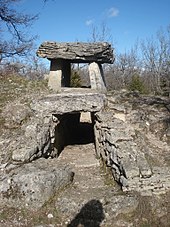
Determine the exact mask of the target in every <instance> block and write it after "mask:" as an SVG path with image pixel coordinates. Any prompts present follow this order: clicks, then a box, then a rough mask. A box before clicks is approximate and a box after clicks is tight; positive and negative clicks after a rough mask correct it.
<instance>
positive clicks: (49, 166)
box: [0, 159, 73, 210]
mask: <svg viewBox="0 0 170 227" xmlns="http://www.w3.org/2000/svg"><path fill="white" fill-rule="evenodd" d="M13 168H14V166H13ZM8 169H9V168H8ZM72 179H73V173H72V172H71V170H70V169H69V168H68V167H64V166H61V165H59V163H56V162H55V164H54V162H53V160H51V159H50V160H46V159H39V160H38V161H34V162H32V163H28V164H25V165H22V166H20V167H18V168H16V167H15V168H14V169H11V171H10V172H9V173H7V172H6V171H5V170H4V171H1V174H0V203H1V206H2V205H7V206H10V207H23V208H28V209H30V210H37V209H38V208H40V207H41V206H42V205H43V204H44V203H45V202H47V201H48V200H49V199H50V198H51V197H53V196H54V195H55V193H57V192H58V191H59V190H60V189H62V188H63V187H65V186H67V185H68V184H69V183H71V181H72Z"/></svg>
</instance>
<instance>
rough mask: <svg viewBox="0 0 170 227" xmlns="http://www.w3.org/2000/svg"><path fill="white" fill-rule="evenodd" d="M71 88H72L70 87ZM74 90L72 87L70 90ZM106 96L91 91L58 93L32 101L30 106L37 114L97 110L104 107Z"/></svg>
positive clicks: (81, 90) (80, 90)
mask: <svg viewBox="0 0 170 227" xmlns="http://www.w3.org/2000/svg"><path fill="white" fill-rule="evenodd" d="M71 90H72V89H71ZM72 91H74V89H73V90H72ZM105 103H106V96H105V95H104V94H99V93H96V92H93V91H88V92H84V91H83V89H78V91H77V92H71V91H70V92H68V93H64V92H63V93H60V94H53V95H49V96H46V97H45V98H42V99H39V100H36V101H33V102H32V103H31V108H32V110H33V111H36V112H37V113H38V114H39V115H40V114H42V115H44V116H49V115H50V114H64V113H73V112H98V111H100V110H101V109H103V108H104V106H105Z"/></svg>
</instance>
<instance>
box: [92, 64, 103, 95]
mask: <svg viewBox="0 0 170 227" xmlns="http://www.w3.org/2000/svg"><path fill="white" fill-rule="evenodd" d="M89 77H90V85H91V89H94V90H97V91H100V92H103V93H106V86H105V81H104V74H103V69H102V65H101V64H98V63H96V62H93V63H90V64H89Z"/></svg>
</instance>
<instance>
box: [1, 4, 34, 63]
mask: <svg viewBox="0 0 170 227" xmlns="http://www.w3.org/2000/svg"><path fill="white" fill-rule="evenodd" d="M20 1H21V0H0V32H1V38H0V59H1V60H2V58H4V57H11V56H15V55H19V56H23V55H25V54H26V53H27V52H28V51H29V50H30V48H31V47H32V45H33V41H34V38H35V37H31V36H29V35H28V34H27V33H26V32H25V31H27V29H28V27H30V26H31V24H32V23H33V22H34V21H35V20H36V19H37V15H28V14H24V13H22V12H19V11H18V10H17V9H16V4H19V2H20ZM4 35H6V36H5V38H4ZM6 37H9V39H7V38H6Z"/></svg>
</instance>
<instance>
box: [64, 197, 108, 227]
mask: <svg viewBox="0 0 170 227" xmlns="http://www.w3.org/2000/svg"><path fill="white" fill-rule="evenodd" d="M104 218H105V216H104V212H103V206H102V203H101V202H100V201H99V200H95V199H93V200H90V201H89V202H88V203H86V204H85V205H84V206H83V207H82V208H81V210H80V212H79V213H78V214H77V215H76V216H75V218H74V219H73V220H72V221H71V222H70V224H68V225H67V226H68V227H78V226H83V227H99V226H100V224H101V222H102V221H103V220H104Z"/></svg>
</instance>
